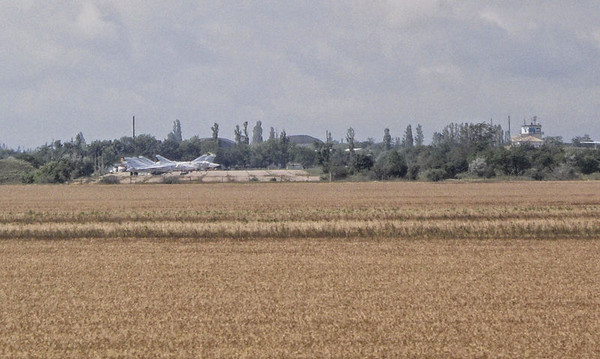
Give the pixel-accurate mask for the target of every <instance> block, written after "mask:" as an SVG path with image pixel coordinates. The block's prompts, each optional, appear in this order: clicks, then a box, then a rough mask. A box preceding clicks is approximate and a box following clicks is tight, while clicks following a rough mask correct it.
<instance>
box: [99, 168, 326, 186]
mask: <svg viewBox="0 0 600 359" xmlns="http://www.w3.org/2000/svg"><path fill="white" fill-rule="evenodd" d="M109 176H117V177H118V178H119V179H120V183H122V184H135V183H164V182H169V181H173V180H175V181H177V182H182V183H185V182H192V183H244V182H319V181H320V180H321V178H320V177H319V176H314V175H311V174H310V173H308V172H307V171H304V170H283V169H281V170H231V171H224V170H216V171H215V170H210V171H194V172H189V173H185V174H181V173H180V172H172V173H165V174H162V175H151V174H140V175H138V176H131V175H130V174H129V172H119V173H115V174H111V175H109Z"/></svg>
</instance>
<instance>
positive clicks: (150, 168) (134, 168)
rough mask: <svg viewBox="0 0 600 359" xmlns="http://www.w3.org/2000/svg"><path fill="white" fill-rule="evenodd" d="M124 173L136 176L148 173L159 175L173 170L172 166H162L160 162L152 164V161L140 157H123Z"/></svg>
mask: <svg viewBox="0 0 600 359" xmlns="http://www.w3.org/2000/svg"><path fill="white" fill-rule="evenodd" d="M124 161H125V163H126V165H127V166H126V168H127V169H126V171H128V172H130V173H131V174H132V175H134V176H136V175H138V174H139V173H150V174H160V173H166V172H171V171H173V170H174V166H173V165H171V164H163V163H160V162H153V161H152V160H150V159H148V158H146V157H143V156H140V157H125V159H124Z"/></svg>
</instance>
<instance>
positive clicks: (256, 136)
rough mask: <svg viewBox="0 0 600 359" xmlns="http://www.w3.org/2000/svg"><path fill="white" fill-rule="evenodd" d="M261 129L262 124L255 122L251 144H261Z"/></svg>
mask: <svg viewBox="0 0 600 359" xmlns="http://www.w3.org/2000/svg"><path fill="white" fill-rule="evenodd" d="M262 134H263V129H262V122H261V121H256V126H254V129H252V144H257V143H262V142H263V135H262Z"/></svg>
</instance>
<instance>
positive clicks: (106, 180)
mask: <svg viewBox="0 0 600 359" xmlns="http://www.w3.org/2000/svg"><path fill="white" fill-rule="evenodd" d="M99 183H102V184H119V183H121V180H120V179H119V177H118V176H113V175H109V176H104V177H102V178H100V182H99Z"/></svg>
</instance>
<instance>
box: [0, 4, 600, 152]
mask: <svg viewBox="0 0 600 359" xmlns="http://www.w3.org/2000/svg"><path fill="white" fill-rule="evenodd" d="M0 29H1V31H0V144H2V143H3V144H5V145H6V146H9V147H11V148H16V147H17V146H21V148H35V147H37V146H40V145H42V144H44V143H49V142H51V141H53V140H63V141H65V140H70V139H71V138H73V137H75V135H76V134H77V133H78V132H80V131H81V132H83V134H84V136H85V138H86V140H87V141H88V142H90V141H92V140H97V139H115V138H120V137H122V136H130V135H131V122H132V116H135V117H136V124H137V128H136V132H137V133H138V134H141V133H146V134H150V135H153V136H155V137H156V138H158V139H164V138H166V136H167V134H168V132H170V131H171V129H172V126H173V121H174V120H176V119H179V120H180V121H181V127H182V131H183V136H184V138H189V137H191V136H194V135H198V136H200V137H210V136H211V126H212V124H213V123H215V122H216V123H218V124H219V126H220V127H219V128H220V133H219V135H220V136H221V137H226V138H233V137H234V136H233V131H234V128H235V125H236V124H241V123H243V122H244V121H248V122H249V124H250V125H249V127H250V128H252V127H253V126H254V124H255V123H256V121H262V124H263V129H264V133H268V129H269V128H270V127H275V128H276V129H277V130H278V131H281V130H285V131H286V133H287V134H288V135H292V134H308V135H312V136H315V137H318V138H324V137H325V131H326V130H328V131H331V132H332V134H333V137H334V139H342V138H344V136H345V134H346V131H347V129H348V128H349V127H352V128H353V129H354V130H355V133H356V139H357V140H366V139H367V138H374V139H375V140H376V141H381V139H382V137H383V131H384V128H386V127H387V128H389V129H390V131H391V134H392V136H393V137H402V135H403V133H404V130H405V128H406V126H407V125H409V124H411V125H412V126H413V128H414V127H415V126H416V125H417V124H421V125H422V127H423V130H424V133H425V137H426V140H429V139H430V138H431V136H432V134H433V132H434V131H440V130H441V129H442V128H443V127H444V126H445V125H447V124H449V123H451V122H458V123H462V122H482V121H493V122H494V123H499V124H502V125H503V127H504V128H505V129H506V128H507V118H508V116H510V117H511V119H512V126H511V131H512V134H513V135H516V134H517V132H518V131H519V125H520V124H522V123H523V121H524V120H526V121H529V120H530V119H531V118H532V117H533V116H537V118H538V119H539V121H540V122H541V123H542V125H543V130H544V132H545V134H546V135H549V136H563V138H564V139H565V140H570V139H571V138H573V137H574V136H577V135H583V134H589V135H591V137H592V138H593V139H596V140H600V118H599V113H600V2H598V1H596V0H593V1H592V0H578V1H564V0H559V1H553V0H545V1H535V0H531V1H522V0H506V1H484V0H476V1H469V0H463V1H445V0H419V1H414V0H391V1H378V0H368V1H356V0H344V1H339V0H336V1H328V0H311V1H304V0H294V1H275V0H271V1H267V0H256V1H250V0H237V1H227V0H223V1H214V0H209V1H203V0H197V1H162V0H161V1H155V0H143V1H142V0H128V1H85V0H81V1H53V0H48V1H34V0H14V1H13V0H0Z"/></svg>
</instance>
